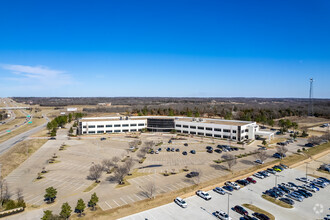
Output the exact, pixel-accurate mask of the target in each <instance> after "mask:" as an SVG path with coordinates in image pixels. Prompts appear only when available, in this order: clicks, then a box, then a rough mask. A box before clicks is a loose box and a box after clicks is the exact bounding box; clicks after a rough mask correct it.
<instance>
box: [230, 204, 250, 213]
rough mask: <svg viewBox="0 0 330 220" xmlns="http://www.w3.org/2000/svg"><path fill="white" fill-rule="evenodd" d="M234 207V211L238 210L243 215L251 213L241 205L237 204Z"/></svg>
mask: <svg viewBox="0 0 330 220" xmlns="http://www.w3.org/2000/svg"><path fill="white" fill-rule="evenodd" d="M233 209H234V211H236V212H238V213H240V214H242V215H248V214H249V213H248V212H247V211H246V210H245V209H244V208H243V207H242V206H239V205H237V206H235V207H234V208H233Z"/></svg>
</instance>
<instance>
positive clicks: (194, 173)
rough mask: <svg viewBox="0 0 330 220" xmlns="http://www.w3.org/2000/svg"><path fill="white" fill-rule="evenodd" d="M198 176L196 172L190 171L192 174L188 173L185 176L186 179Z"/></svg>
mask: <svg viewBox="0 0 330 220" xmlns="http://www.w3.org/2000/svg"><path fill="white" fill-rule="evenodd" d="M198 175H199V173H198V172H195V171H192V172H190V173H188V174H187V175H186V177H188V178H192V177H195V176H198Z"/></svg>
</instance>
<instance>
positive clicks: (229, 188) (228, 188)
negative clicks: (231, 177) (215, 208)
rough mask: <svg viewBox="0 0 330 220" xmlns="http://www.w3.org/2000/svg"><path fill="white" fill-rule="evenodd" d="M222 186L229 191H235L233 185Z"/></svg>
mask: <svg viewBox="0 0 330 220" xmlns="http://www.w3.org/2000/svg"><path fill="white" fill-rule="evenodd" d="M222 188H223V189H225V190H227V191H229V192H232V191H234V188H233V187H231V186H223V187H222Z"/></svg>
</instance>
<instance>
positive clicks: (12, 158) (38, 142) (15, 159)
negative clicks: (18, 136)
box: [0, 139, 47, 178]
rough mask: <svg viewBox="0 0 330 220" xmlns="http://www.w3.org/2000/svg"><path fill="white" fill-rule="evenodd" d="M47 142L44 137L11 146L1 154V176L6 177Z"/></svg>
mask: <svg viewBox="0 0 330 220" xmlns="http://www.w3.org/2000/svg"><path fill="white" fill-rule="evenodd" d="M46 142H47V140H44V139H32V140H26V141H22V142H20V143H17V144H16V145H14V146H13V147H11V148H10V149H9V150H7V151H6V152H4V153H3V154H1V155H0V164H2V166H1V177H2V178H4V177H6V176H7V175H8V174H9V173H11V172H12V171H13V170H14V169H16V168H17V167H18V166H19V165H20V164H21V163H23V162H24V161H25V160H26V159H28V157H29V156H31V154H33V153H34V152H36V151H37V150H38V149H39V148H40V147H41V146H42V145H44V144H45V143H46Z"/></svg>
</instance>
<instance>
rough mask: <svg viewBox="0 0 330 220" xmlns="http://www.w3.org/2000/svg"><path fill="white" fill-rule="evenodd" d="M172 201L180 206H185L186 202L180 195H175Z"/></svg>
mask: <svg viewBox="0 0 330 220" xmlns="http://www.w3.org/2000/svg"><path fill="white" fill-rule="evenodd" d="M174 202H175V203H176V204H178V205H179V206H181V207H182V208H187V203H186V201H184V200H183V199H181V198H180V197H176V198H175V199H174Z"/></svg>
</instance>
